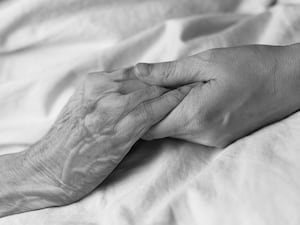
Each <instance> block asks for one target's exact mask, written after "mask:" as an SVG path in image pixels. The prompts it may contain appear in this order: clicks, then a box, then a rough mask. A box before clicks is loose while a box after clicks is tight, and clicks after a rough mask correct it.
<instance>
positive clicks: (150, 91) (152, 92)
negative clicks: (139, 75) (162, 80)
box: [146, 86, 163, 96]
mask: <svg viewBox="0 0 300 225" xmlns="http://www.w3.org/2000/svg"><path fill="white" fill-rule="evenodd" d="M162 92H163V91H162V88H160V87H158V86H150V87H149V88H147V89H146V94H147V95H148V96H159V95H161V94H162Z"/></svg>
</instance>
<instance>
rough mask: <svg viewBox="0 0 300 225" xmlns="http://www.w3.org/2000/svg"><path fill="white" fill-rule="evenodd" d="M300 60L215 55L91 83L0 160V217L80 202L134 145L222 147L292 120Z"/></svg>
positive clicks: (253, 49)
mask: <svg viewBox="0 0 300 225" xmlns="http://www.w3.org/2000/svg"><path fill="white" fill-rule="evenodd" d="M299 53H300V47H299V45H291V46H286V47H284V46H282V47H281V46H280V47H273V46H257V45H253V46H243V47H234V48H223V49H213V50H209V51H205V52H202V53H199V54H197V55H194V56H190V57H186V58H183V59H180V60H177V61H173V62H165V63H158V64H138V65H137V66H135V67H134V68H129V69H125V70H119V71H115V72H113V73H109V74H104V73H101V74H99V73H94V74H91V75H89V76H88V78H87V81H86V82H85V83H84V84H83V85H81V86H80V87H79V88H78V89H77V91H76V92H75V94H74V95H73V96H72V97H71V99H70V101H69V102H68V103H67V105H66V106H65V107H64V108H63V110H62V112H61V113H60V115H59V116H58V119H57V120H56V122H55V123H54V125H53V126H52V128H51V129H50V131H49V132H48V133H47V134H46V135H45V136H44V137H43V138H42V139H41V140H40V141H39V142H38V143H36V144H35V145H33V146H31V147H30V148H29V149H28V150H26V151H24V152H21V153H16V154H9V155H4V156H1V157H0V171H1V173H0V217H2V216H7V215H11V214H15V213H20V212H25V211H30V210H34V209H41V208H45V207H50V206H61V205H65V204H69V203H72V202H75V201H77V200H79V199H81V198H83V197H84V196H86V195H87V194H88V193H90V192H91V191H92V190H93V189H95V188H96V187H97V186H98V185H99V184H101V183H102V182H103V180H104V179H105V178H106V177H107V176H108V175H109V174H110V173H111V172H112V170H113V169H114V168H115V167H116V166H117V165H118V163H119V162H120V161H121V160H122V159H123V157H124V156H125V155H126V154H127V153H128V151H130V149H131V147H132V146H133V145H134V143H135V142H136V141H137V140H138V139H140V138H144V139H147V140H151V139H159V138H164V137H174V138H180V139H184V140H188V141H191V142H195V143H199V144H203V145H208V146H213V147H225V146H227V145H229V144H230V143H232V142H233V141H235V140H237V139H239V138H242V137H244V136H245V135H247V134H249V133H251V132H253V131H255V130H257V129H259V128H261V127H264V126H266V125H268V124H271V123H273V122H276V121H278V120H280V119H282V118H284V117H286V116H288V115H290V114H291V113H293V112H295V111H297V110H299V108H300V98H299V96H300V67H299V65H300V54H299ZM170 89H172V90H170Z"/></svg>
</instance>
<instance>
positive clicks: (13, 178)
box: [0, 152, 69, 217]
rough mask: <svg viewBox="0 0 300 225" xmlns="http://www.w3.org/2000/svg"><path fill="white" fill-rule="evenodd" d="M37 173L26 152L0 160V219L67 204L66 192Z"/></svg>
mask: <svg viewBox="0 0 300 225" xmlns="http://www.w3.org/2000/svg"><path fill="white" fill-rule="evenodd" d="M38 169H41V168H38V167H36V166H32V164H31V162H30V160H28V157H27V152H21V153H15V154H8V155H4V156H0V171H1V174H0V217H2V216H7V215H11V214H16V213H21V212H26V211H30V210H36V209H41V208H46V207H50V206H59V205H63V204H66V203H69V202H68V200H69V199H68V195H67V194H66V191H65V190H64V189H63V188H61V187H60V186H59V185H57V183H55V182H53V180H51V179H50V177H49V176H47V175H46V173H45V172H44V171H43V170H41V171H40V170H38Z"/></svg>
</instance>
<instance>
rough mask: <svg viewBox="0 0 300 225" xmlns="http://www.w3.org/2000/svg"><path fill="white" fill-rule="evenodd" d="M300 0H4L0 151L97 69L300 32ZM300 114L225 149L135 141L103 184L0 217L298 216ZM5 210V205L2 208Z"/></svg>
mask: <svg viewBox="0 0 300 225" xmlns="http://www.w3.org/2000/svg"><path fill="white" fill-rule="evenodd" d="M299 12H300V5H299V3H298V1H296V0H294V1H292V0H286V1H277V2H275V1H271V0H260V1H259V0H257V1H254V0H181V1H176V0H164V1H159V0H106V1H104V0H87V1H80V0H66V1H61V0H42V1H41V0H30V1H28V0H6V1H1V2H0V106H1V107H0V154H7V153H13V152H18V151H24V150H26V148H28V147H29V146H30V145H32V144H33V143H35V142H36V141H38V140H39V139H40V138H42V137H43V135H44V134H45V133H46V132H47V131H48V129H49V128H50V127H51V125H52V124H53V122H54V121H55V119H56V117H57V115H58V113H59V111H60V110H61V109H62V107H63V106H64V104H65V103H66V101H67V100H68V98H69V97H70V96H71V95H72V93H73V92H74V90H75V87H76V85H78V84H79V83H81V82H82V81H83V80H84V78H85V76H86V74H87V73H88V72H91V71H103V70H105V71H109V70H112V69H117V68H123V67H128V66H132V65H134V64H136V63H138V62H161V61H167V60H175V59H178V58H181V57H184V56H188V55H192V54H195V53H198V52H201V51H204V50H207V49H210V48H216V47H229V46H238V45H246V44H270V45H287V44H292V43H297V42H299V41H300V25H299V24H300V13H299ZM299 135H300V113H299V112H296V113H294V114H293V115H291V116H290V117H288V118H285V119H283V120H281V121H279V122H277V123H275V124H272V125H270V126H268V127H265V128H263V129H261V130H258V131H257V132H255V133H253V134H251V135H249V136H247V137H244V138H242V139H240V140H238V141H236V142H235V143H233V144H231V145H230V146H228V147H227V148H225V149H211V148H208V147H205V146H202V145H198V144H193V143H189V142H186V141H181V140H175V139H171V138H165V139H161V140H155V141H142V140H140V141H138V142H137V143H136V144H135V145H134V147H133V148H132V149H131V151H130V152H129V154H128V155H127V156H126V157H125V159H124V160H123V161H122V162H121V163H120V165H119V166H118V167H117V168H116V169H115V170H114V171H113V173H112V174H111V175H110V176H109V177H108V178H107V179H106V180H105V181H104V183H102V184H101V185H100V186H99V187H98V188H97V189H96V190H95V191H93V192H92V193H91V194H89V195H88V196H87V197H85V198H84V199H82V200H80V201H78V202H75V203H73V204H71V205H67V206H63V207H53V208H47V209H42V210H36V211H32V212H26V213H22V214H16V215H12V216H8V217H4V218H1V219H0V224H1V225H18V224H20V225H21V224H22V225H27V224H28V225H33V224H39V225H48V224H49V225H50V224H51V225H52V224H58V225H66V224H72V225H75V224H80V225H92V224H95V225H96V224H97V225H102V224H103V225H113V224H116V225H123V224H124V225H125V224H126V225H127V224H139V225H140V224H147V225H148V224H149V225H150V224H155V225H156V224H163V225H167V224H170V225H171V224H172V225H173V224H178V225H181V224H189V225H193V224H197V225H198V224H205V225H213V224H224V225H225V224H228V225H234V224H237V225H247V224H251V225H253V224H255V225H260V224H274V225H277V224H278V225H279V224H295V225H298V224H300V214H299V212H300V179H299V178H300V163H299V162H300V139H299ZM0 207H1V206H0Z"/></svg>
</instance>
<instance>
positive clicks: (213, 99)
mask: <svg viewBox="0 0 300 225" xmlns="http://www.w3.org/2000/svg"><path fill="white" fill-rule="evenodd" d="M299 53H300V51H299V45H292V46H287V47H282V46H278V47H275V46H263V45H252V46H251V45H250V46H242V47H232V48H220V49H212V50H208V51H205V52H202V53H200V54H197V55H194V56H190V57H186V58H183V59H181V60H177V61H173V62H165V63H157V64H138V65H137V66H136V69H135V73H136V76H137V77H138V78H139V79H140V80H141V81H143V82H146V83H148V84H151V85H159V86H162V87H167V88H171V87H178V86H181V85H186V84H191V85H193V89H192V90H191V91H190V92H189V94H188V95H187V96H186V97H185V98H184V100H183V101H182V102H181V103H180V104H179V105H178V106H177V107H176V108H175V109H174V110H172V112H171V113H170V114H169V115H168V116H167V117H166V118H164V119H163V120H162V121H161V122H160V123H158V124H156V125H155V126H154V127H152V128H151V129H150V130H149V131H148V132H147V133H146V134H145V135H144V139H147V140H152V139H159V138H164V137H174V138H179V139H184V140H187V141H191V142H195V143H199V144H203V145H207V146H212V147H219V148H222V147H225V146H227V145H229V144H230V143H232V142H233V141H235V140H237V139H239V138H241V137H244V136H245V135H248V134H249V133H251V132H253V131H255V130H257V129H259V128H261V127H263V126H266V125H268V124H271V123H273V122H276V121H278V120H280V119H282V118H284V117H286V116H288V115H290V114H291V113H293V112H295V111H297V110H298V109H299V108H300V54H299Z"/></svg>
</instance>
